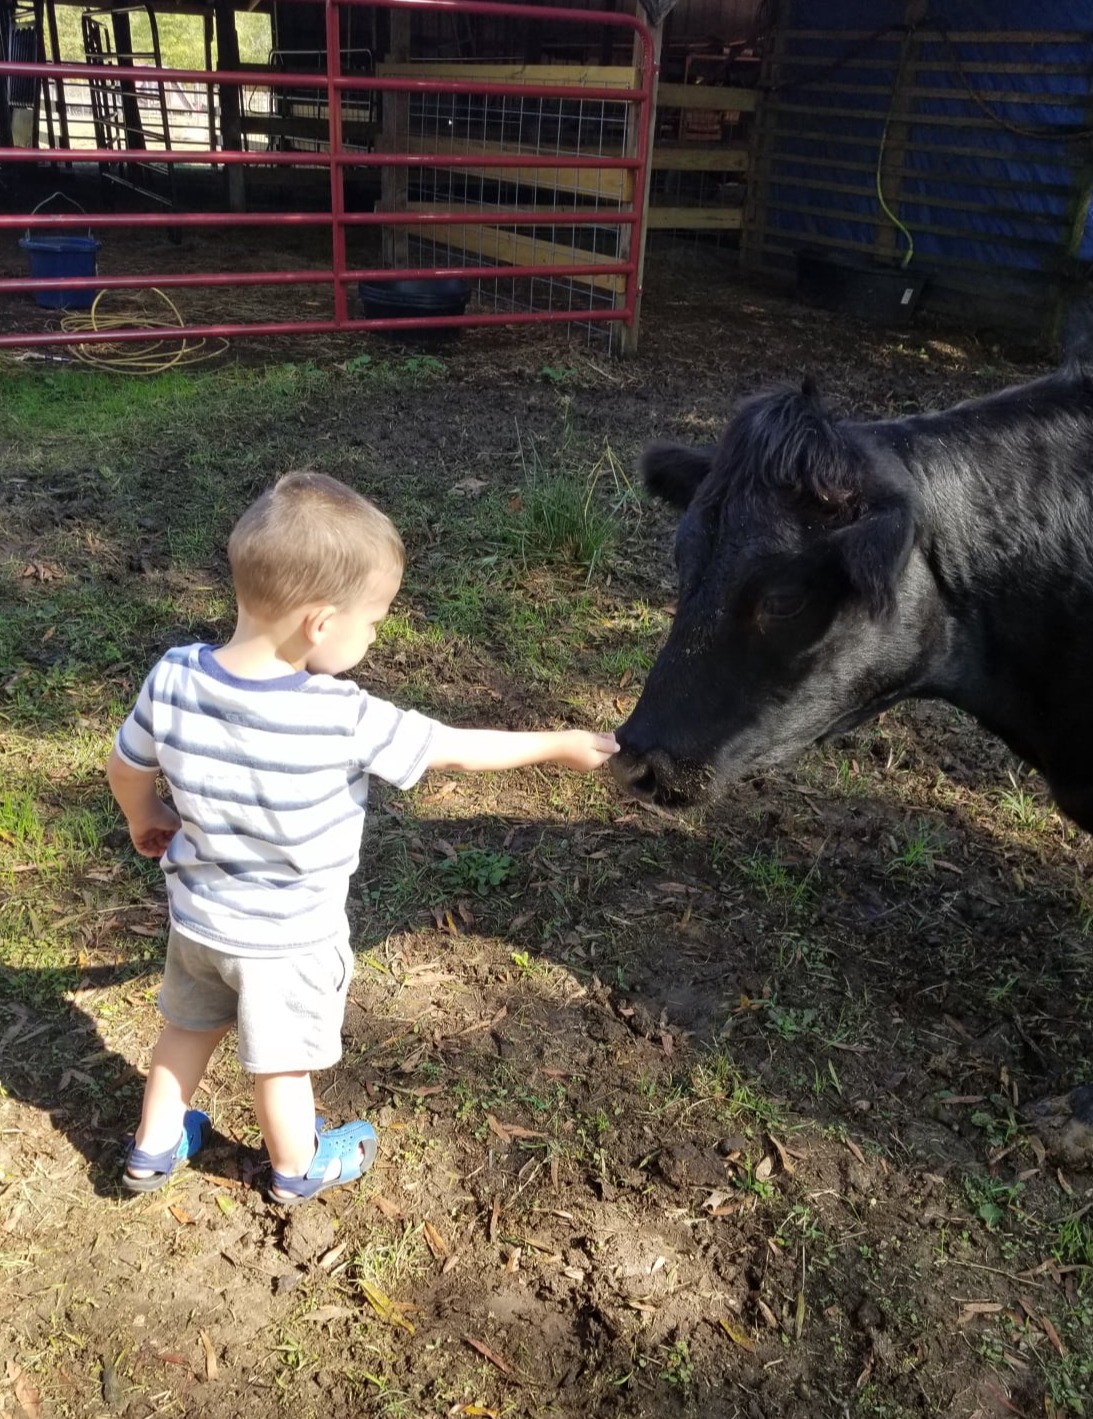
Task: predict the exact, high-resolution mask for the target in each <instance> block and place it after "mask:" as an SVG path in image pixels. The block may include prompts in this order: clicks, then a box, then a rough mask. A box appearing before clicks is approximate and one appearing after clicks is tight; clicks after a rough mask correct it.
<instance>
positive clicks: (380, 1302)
mask: <svg viewBox="0 0 1093 1419" xmlns="http://www.w3.org/2000/svg"><path fill="white" fill-rule="evenodd" d="M360 1287H361V1290H362V1291H363V1292H364V1298H365V1300H366V1301H367V1302H368V1304H369V1305H370V1306H371V1307H372V1309H373V1310H374V1311H375V1313H376V1315H378V1316H379V1318H380V1320H382V1321H386V1323H387V1324H388V1325H394V1326H401V1327H402V1329H403V1330H406V1331H408V1332H409V1333H410V1334H411V1335H413V1334H414V1329H415V1328H414V1325H413V1323H412V1322H411V1321H408V1320H407V1319H406V1317H405V1316H404V1315H403V1314H402V1313H401V1311H400V1310H399V1309H398V1308H397V1307H396V1305H395V1303H394V1301H392V1300H391V1297H390V1296H387V1295H384V1293H383V1292H382V1291H381V1290H380V1288H379V1287H378V1286H373V1285H372V1283H371V1281H362V1282H361V1283H360Z"/></svg>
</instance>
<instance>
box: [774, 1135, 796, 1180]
mask: <svg viewBox="0 0 1093 1419" xmlns="http://www.w3.org/2000/svg"><path fill="white" fill-rule="evenodd" d="M769 1136H770V1146H771V1147H772V1148H773V1149H774V1151H775V1152H776V1153H777V1154H778V1161H779V1162H780V1163H781V1165H782V1171H783V1172H784V1173H789V1175H790V1176H791V1177H792V1175H793V1164H792V1163H791V1162H790V1159H789V1153H788V1152H787V1150H786V1149H785V1147H784V1146H783V1145H782V1144H781V1143H779V1142H778V1140H777V1138H775V1136H774V1134H773V1133H772V1134H770V1135H769Z"/></svg>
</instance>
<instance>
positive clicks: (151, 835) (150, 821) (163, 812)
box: [129, 798, 182, 857]
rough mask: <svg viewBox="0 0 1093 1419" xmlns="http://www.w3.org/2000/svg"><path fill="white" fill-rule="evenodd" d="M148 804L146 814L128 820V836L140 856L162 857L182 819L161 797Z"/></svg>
mask: <svg viewBox="0 0 1093 1419" xmlns="http://www.w3.org/2000/svg"><path fill="white" fill-rule="evenodd" d="M155 803H156V805H157V806H152V805H151V804H150V805H149V806H148V811H147V814H146V815H144V814H142V815H141V817H140V818H139V819H138V818H135V817H134V818H130V820H129V836H130V837H131V838H132V840H133V846H134V847H135V848H136V850H137V851H138V852H139V853H140V855H141V857H162V856H163V854H164V853H165V852H166V851H167V848H168V846H169V844H170V841H171V839H172V838H173V837H174V835H175V834H176V833H177V832H178V830H179V828H181V827H182V819H181V818H180V817H179V816H178V814H177V813H176V812H175V810H174V809H173V808H172V807H171V806H170V804H169V803H164V801H163V799H162V798H157V799H156V800H155Z"/></svg>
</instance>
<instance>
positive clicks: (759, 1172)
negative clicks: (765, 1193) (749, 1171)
mask: <svg viewBox="0 0 1093 1419" xmlns="http://www.w3.org/2000/svg"><path fill="white" fill-rule="evenodd" d="M773 1172H774V1159H773V1158H772V1157H771V1156H770V1154H769V1153H768V1154H767V1155H766V1157H764V1158H760V1160H759V1161H758V1163H756V1165H755V1176H756V1178H757V1179H758V1180H759V1182H766V1180H767V1178H769V1177H770V1176H771V1175H772V1174H773Z"/></svg>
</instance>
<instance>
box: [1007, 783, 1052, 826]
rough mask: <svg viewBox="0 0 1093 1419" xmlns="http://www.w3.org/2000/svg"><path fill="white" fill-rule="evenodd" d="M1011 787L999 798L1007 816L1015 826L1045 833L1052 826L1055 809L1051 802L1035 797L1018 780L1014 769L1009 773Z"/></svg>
mask: <svg viewBox="0 0 1093 1419" xmlns="http://www.w3.org/2000/svg"><path fill="white" fill-rule="evenodd" d="M1009 781H1010V787H1009V788H1008V789H1007V790H1006V791H1005V792H1004V793H1003V794H1002V796H1001V799H1000V800H999V801H1000V803H1001V805H1002V807H1003V808H1004V809H1005V811H1006V814H1007V816H1008V817H1009V818H1010V819H1011V820H1012V822H1013V824H1014V826H1015V827H1017V828H1020V829H1021V830H1022V832H1026V833H1043V832H1046V831H1047V829H1048V828H1050V826H1051V823H1052V819H1053V818H1054V811H1053V809H1052V808H1051V807H1050V805H1049V804H1046V803H1042V802H1041V801H1040V800H1039V799H1037V798H1034V797H1033V795H1032V794H1031V793H1029V792H1028V790H1027V789H1024V788H1022V787H1021V785H1020V784H1019V783H1018V782H1017V776H1016V774H1014V772H1013V771H1012V769H1011V770H1010V773H1009Z"/></svg>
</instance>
